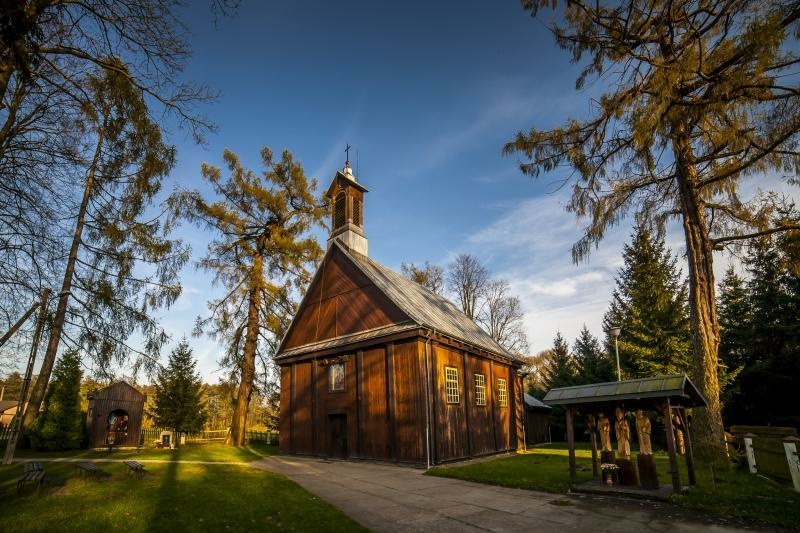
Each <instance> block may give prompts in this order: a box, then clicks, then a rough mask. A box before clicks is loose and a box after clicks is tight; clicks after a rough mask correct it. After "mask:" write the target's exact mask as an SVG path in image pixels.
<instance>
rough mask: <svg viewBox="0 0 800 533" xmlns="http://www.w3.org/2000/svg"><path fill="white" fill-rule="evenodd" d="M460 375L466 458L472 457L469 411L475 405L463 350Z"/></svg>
mask: <svg viewBox="0 0 800 533" xmlns="http://www.w3.org/2000/svg"><path fill="white" fill-rule="evenodd" d="M461 374H462V380H461V383H462V387H461V389H462V391H463V394H462V396H463V397H464V418H465V420H466V428H467V439H466V440H467V456H469V457H472V455H473V452H472V450H473V449H474V445H473V443H472V440H473V433H472V428H471V425H470V411H472V406H473V405H474V404H475V400H474V399H473V398H472V396H473V394H471V392H472V391H473V390H474V388H475V385H474V383H473V382H471V381H470V376H471V374H470V372H469V368H468V366H467V352H465V351H464V350H462V351H461Z"/></svg>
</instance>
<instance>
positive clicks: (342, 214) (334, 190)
mask: <svg viewBox="0 0 800 533" xmlns="http://www.w3.org/2000/svg"><path fill="white" fill-rule="evenodd" d="M347 148H348V149H349V148H350V146H349V145H348V147H347ZM345 151H346V152H347V151H348V150H347V149H346V150H345ZM366 192H369V191H367V188H366V187H364V186H363V185H361V184H360V183H358V182H357V181H356V177H355V176H354V175H353V169H351V168H350V157H349V153H348V157H347V160H346V161H345V164H344V169H343V170H342V171H339V172H336V175H335V176H334V177H333V181H332V182H331V186H330V187H329V188H328V192H327V193H325V196H327V197H328V199H329V201H330V206H331V236H330V237H329V238H328V247H330V245H331V242H332V241H333V239H336V240H338V241H339V242H340V243H341V244H344V245H345V246H347V247H348V248H349V249H351V250H353V251H354V252H358V253H360V254H363V255H367V236H366V235H365V234H364V193H366Z"/></svg>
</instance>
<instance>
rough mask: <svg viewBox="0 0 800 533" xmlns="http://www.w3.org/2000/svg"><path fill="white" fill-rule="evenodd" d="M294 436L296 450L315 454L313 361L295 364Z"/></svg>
mask: <svg viewBox="0 0 800 533" xmlns="http://www.w3.org/2000/svg"><path fill="white" fill-rule="evenodd" d="M293 389H294V390H295V391H296V392H295V402H294V403H295V408H294V438H295V451H296V453H302V454H313V453H314V448H313V445H312V442H311V423H312V419H311V363H297V364H296V365H294V387H293Z"/></svg>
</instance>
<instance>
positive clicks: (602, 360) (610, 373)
mask: <svg viewBox="0 0 800 533" xmlns="http://www.w3.org/2000/svg"><path fill="white" fill-rule="evenodd" d="M572 353H573V356H574V358H575V365H576V367H577V381H578V382H579V383H601V382H604V381H611V380H613V379H614V367H613V365H612V364H611V360H610V359H609V357H608V354H607V353H606V352H604V351H603V349H602V348H601V347H600V342H599V341H598V340H597V337H595V336H594V335H592V334H591V333H590V332H589V328H587V327H586V324H584V325H583V328H582V329H581V332H580V333H579V334H578V338H577V339H576V340H575V344H574V345H573V346H572Z"/></svg>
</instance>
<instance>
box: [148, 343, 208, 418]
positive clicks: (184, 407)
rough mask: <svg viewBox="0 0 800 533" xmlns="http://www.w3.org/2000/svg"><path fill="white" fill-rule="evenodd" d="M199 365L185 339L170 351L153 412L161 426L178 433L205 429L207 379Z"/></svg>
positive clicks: (159, 380)
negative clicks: (203, 398) (204, 395)
mask: <svg viewBox="0 0 800 533" xmlns="http://www.w3.org/2000/svg"><path fill="white" fill-rule="evenodd" d="M196 367H197V361H196V360H195V359H194V357H193V356H192V349H191V348H190V347H189V343H188V342H186V339H183V340H182V341H181V342H180V344H178V346H176V347H175V349H174V350H172V352H171V353H170V355H169V361H168V363H167V366H165V367H161V368H160V369H159V371H158V376H157V379H156V382H155V387H156V391H155V398H154V405H153V412H152V413H151V416H152V417H153V420H154V421H155V423H156V426H157V427H165V428H171V429H172V430H173V431H175V433H194V432H198V431H200V430H202V429H203V426H204V425H205V423H206V418H207V413H206V410H205V407H204V405H203V401H202V395H203V380H202V378H201V377H200V374H198V373H197V371H196Z"/></svg>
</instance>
